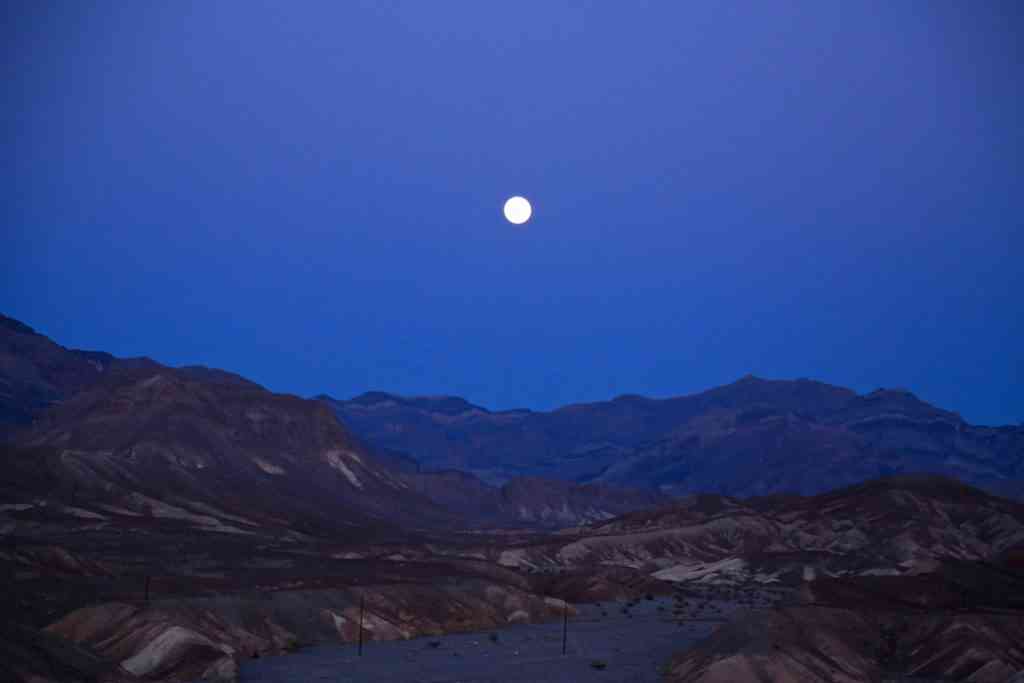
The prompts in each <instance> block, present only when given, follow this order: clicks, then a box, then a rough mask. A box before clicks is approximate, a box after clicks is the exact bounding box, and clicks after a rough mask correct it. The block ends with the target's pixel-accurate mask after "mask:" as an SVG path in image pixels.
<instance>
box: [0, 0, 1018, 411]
mask: <svg viewBox="0 0 1024 683" xmlns="http://www.w3.org/2000/svg"><path fill="white" fill-rule="evenodd" d="M1021 7H1022V6H1021V5H1020V4H1019V3H1017V2H1006V3H999V2H984V1H981V0H979V1H978V2H967V1H958V2H944V1H941V0H934V1H928V2H892V0H879V1H877V2H876V1H867V0H866V1H857V2H847V1H845V0H843V1H835V2H829V1H823V0H807V1H806V2H788V1H782V0H780V1H778V2H718V1H714V2H710V1H709V2H676V1H674V0H672V1H669V0H666V1H665V2H638V1H636V0H630V1H629V2H625V1H623V2H613V1H610V0H609V1H603V0H600V1H599V0H595V1H593V2H583V1H579V0H578V1H569V0H536V1H527V0H520V1H517V2H488V1H484V0H465V1H463V2H449V1H442V0H436V1H430V2H427V1H422V0H410V1H408V2H388V1H386V0H373V1H372V2H356V1H354V0H332V1H330V2H295V3H293V2H277V3H271V2H248V1H247V2H228V1H220V2H206V1H205V0H203V1H197V2H184V1H182V2H164V1H159V2H144V1H138V2H123V1H121V0H117V1H113V2H105V3H96V2H85V1H84V0H83V1H82V2H42V1H40V2H30V1H26V2H21V3H18V2H10V3H6V4H5V6H4V9H3V12H4V15H5V16H4V22H3V31H4V34H5V35H4V36H3V47H2V48H0V49H2V50H3V81H2V82H3V85H2V86H0V88H2V94H3V101H4V105H3V107H2V108H0V116H2V117H3V124H4V146H5V153H4V155H3V158H4V160H5V162H6V163H5V164H4V168H5V176H6V177H5V179H4V182H3V186H2V187H3V189H2V190H0V193H2V194H0V198H2V206H3V211H4V216H3V248H2V250H0V251H2V255H0V269H2V280H0V311H3V312H6V313H7V314H8V315H12V316H14V317H16V318H19V319H21V320H23V321H25V322H27V323H28V324H30V325H32V326H34V327H36V328H37V329H39V330H40V331H42V332H44V333H45V334H48V335H50V336H51V337H53V338H54V339H56V340H57V341H59V342H61V343H63V344H65V345H67V346H74V347H84V348H95V349H104V350H107V351H110V352H113V353H115V354H118V355H125V356H129V355H142V354H145V355H149V356H152V357H153V358H156V359H157V360H160V361H163V362H166V363H171V364H186V363H188V364H191V363H201V364H206V365H211V366H217V367H223V368H226V369H230V370H234V371H236V372H239V373H241V374H243V375H245V376H248V377H250V378H252V379H254V380H256V381H259V382H261V383H263V384H265V385H266V386H268V387H269V388H271V389H274V390H279V391H288V392H294V393H299V394H304V395H310V394H315V393H320V392H327V393H330V394H332V395H335V396H339V397H347V396H351V395H354V394H356V393H359V392H362V391H364V390H368V389H383V390H389V391H395V392H401V393H450V394H459V395H463V396H465V397H467V398H469V399H470V400H472V401H475V402H478V403H481V404H483V405H485V406H487V407H491V408H509V407H519V406H525V407H532V408H550V407H553V406H556V405H559V404H563V403H567V402H574V401H585V400H597V399H605V398H610V397H612V396H615V395H617V394H621V393H642V394H648V395H654V396H666V395H674V394H681V393H689V392H693V391H697V390H701V389H704V388H707V387H710V386H713V385H717V384H722V383H726V382H729V381H732V380H735V379H737V378H738V377H740V376H741V375H743V374H746V373H753V374H756V375H759V376H765V377H773V378H794V377H813V378H818V379H821V380H825V381H828V382H833V383H837V384H842V385H846V386H850V387H852V388H855V389H857V390H860V391H868V390H872V389H874V388H877V387H880V386H886V387H895V386H904V387H908V388H910V389H912V390H914V391H915V392H916V393H917V394H918V395H919V396H921V397H922V398H924V399H926V400H929V401H931V402H934V403H937V404H939V405H941V406H943V407H946V408H949V409H952V410H957V411H959V412H961V413H962V414H963V415H964V416H965V417H966V418H968V419H970V420H972V421H976V422H982V423H1005V422H1016V421H1020V420H1024V381H1022V379H1024V305H1022V292H1024V266H1022V263H1024V239H1022V227H1024V225H1022V223H1024V188H1022V187H1021V180H1022V173H1021V170H1022V169H1021V159H1022V153H1024V144H1022V143H1024V138H1022V132H1021V131H1022V123H1021V122H1022V121H1024V106H1022V84H1024V72H1022V66H1024V41H1022V40H1021V39H1020V35H1021V34H1022V31H1024V9H1022V8H1021ZM512 194H523V195H525V196H527V197H528V198H530V199H531V200H532V202H533V204H534V218H533V220H532V221H530V223H528V224H527V225H526V226H524V227H514V226H512V225H510V224H508V223H506V222H505V221H504V220H503V218H502V216H501V206H502V203H503V202H504V200H505V199H506V198H507V197H508V196H510V195H512Z"/></svg>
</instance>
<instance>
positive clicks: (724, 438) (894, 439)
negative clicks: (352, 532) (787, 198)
mask: <svg viewBox="0 0 1024 683" xmlns="http://www.w3.org/2000/svg"><path fill="white" fill-rule="evenodd" d="M322 398H323V399H324V400H325V401H327V402H328V403H329V404H330V405H331V406H332V408H333V409H334V410H335V412H336V413H337V414H338V416H339V417H340V418H341V419H342V421H343V422H344V423H345V424H346V425H348V426H349V427H351V428H352V429H353V431H355V433H357V434H359V435H360V436H362V437H364V438H365V439H367V440H368V441H369V442H370V443H372V444H374V445H378V446H381V447H386V448H389V449H393V450H396V451H401V452H405V453H407V454H409V455H411V456H413V457H414V458H416V459H417V460H418V461H419V462H420V463H421V465H422V467H423V468H424V469H428V470H429V469H446V468H455V469H461V470H464V471H469V472H473V473H475V474H477V475H478V476H480V477H481V478H483V479H484V480H487V481H489V482H492V483H498V484H500V483H502V482H504V481H506V480H508V479H511V478H514V477H517V476H523V475H537V476H544V477H549V478H559V479H564V480H568V481H574V482H579V483H584V482H601V483H606V484H615V485H620V486H629V487H646V488H658V489H660V490H663V491H665V492H669V493H673V494H685V493H691V492H718V493H723V494H728V495H741V496H751V495H765V494H769V493H774V492H780V491H787V492H795V493H803V494H810V493H816V492H820V491H825V490H829V489H833V488H837V487H839V486H845V485H848V484H853V483H856V482H859V481H864V480H867V479H872V478H876V477H879V476H888V475H893V474H898V473H905V472H933V473H938V474H944V475H947V476H953V477H957V478H959V479H961V480H963V481H966V482H968V483H971V484H974V485H976V486H980V487H983V488H986V489H987V490H990V491H993V492H997V493H1001V494H1003V495H1009V496H1012V497H1018V498H1019V497H1021V495H1022V494H1024V486H1022V483H1024V428H1022V427H980V426H976V425H971V424H969V423H967V422H965V421H964V420H963V419H962V418H960V416H959V415H957V414H955V413H951V412H949V411H946V410H942V409H940V408H936V407H934V406H931V405H929V404H927V403H925V402H923V401H921V400H920V399H918V398H917V397H915V396H914V395H913V394H912V393H910V392H909V391H906V390H901V389H880V390H878V391H875V392H872V393H870V394H866V395H858V394H857V393H856V392H854V391H851V390H849V389H844V388H842V387H835V386H830V385H828V384H823V383H821V382H815V381H811V380H796V381H771V380H763V379H758V378H756V377H745V378H743V379H741V380H739V381H737V382H735V383H733V384H730V385H727V386H723V387H718V388H715V389H711V390H709V391H705V392H702V393H699V394H694V395H691V396H682V397H678V398H670V399H664V400H655V399H649V398H644V397H641V396H621V397H619V398H616V399H614V400H612V401H606V402H599V403H588V404H578V405H570V406H566V407H564V408H559V409H557V410H554V411H551V412H533V411H529V410H513V411H498V412H491V411H488V410H486V409H484V408H481V407H480V406H475V405H472V404H470V403H468V402H466V401H465V400H463V399H460V398H454V397H413V398H409V397H402V396H395V395H392V394H386V393H381V392H374V393H368V394H363V395H362V396H358V397H356V398H354V399H351V400H348V401H340V400H335V399H330V398H329V397H322Z"/></svg>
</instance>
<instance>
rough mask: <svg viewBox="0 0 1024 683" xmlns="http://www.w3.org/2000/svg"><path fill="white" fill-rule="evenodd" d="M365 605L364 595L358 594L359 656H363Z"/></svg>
mask: <svg viewBox="0 0 1024 683" xmlns="http://www.w3.org/2000/svg"><path fill="white" fill-rule="evenodd" d="M365 607H366V597H365V596H363V595H360V596H359V656H360V657H362V656H363V609H364V608H365Z"/></svg>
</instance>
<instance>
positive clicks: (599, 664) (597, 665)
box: [590, 659, 608, 671]
mask: <svg viewBox="0 0 1024 683" xmlns="http://www.w3.org/2000/svg"><path fill="white" fill-rule="evenodd" d="M590 668H591V669H597V670H598V671H603V670H604V669H607V668H608V662H606V661H604V660H603V659H595V660H594V661H592V662H591V663H590Z"/></svg>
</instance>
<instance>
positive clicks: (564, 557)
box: [499, 476, 1024, 585]
mask: <svg viewBox="0 0 1024 683" xmlns="http://www.w3.org/2000/svg"><path fill="white" fill-rule="evenodd" d="M560 537H561V538H559V539H558V540H551V539H549V540H546V541H544V542H541V543H534V544H524V545H522V546H520V547H516V548H508V549H506V550H504V551H503V552H502V554H501V556H500V558H499V559H500V561H501V562H502V563H504V564H508V565H512V566H518V567H522V568H525V569H527V570H530V571H535V572H558V571H564V570H565V569H575V568H579V567H587V566H609V565H616V566H624V567H632V568H635V569H639V570H642V571H644V572H646V573H648V574H649V575H651V576H652V577H654V578H658V579H662V580H667V581H675V582H680V583H694V584H717V585H743V584H786V585H799V584H800V583H801V582H803V581H806V580H812V579H815V578H818V577H827V576H847V575H866V576H871V575H903V574H917V573H922V572H928V571H932V570H933V569H935V568H936V567H937V566H939V565H940V564H941V563H942V562H944V561H946V560H971V561H988V560H990V559H992V558H994V557H997V556H999V555H1000V554H1001V553H1003V552H1005V551H1007V549H1009V548H1013V547H1015V546H1017V545H1019V544H1021V543H1024V505H1022V504H1020V503H1017V502H1014V501H1010V500H1006V499H1003V498H999V497H996V496H992V495H989V494H987V493H984V492H982V491H980V490H978V489H974V488H971V487H968V486H966V485H963V484H960V483H959V482H956V481H953V480H949V479H944V478H940V477H934V476H919V477H900V478H891V479H883V480H877V481H872V482H868V483H866V484H860V485H857V486H853V487H849V488H846V489H841V490H838V491H834V492H830V493H826V494H820V495H817V496H811V497H801V496H776V497H770V498H753V499H747V500H741V499H735V498H728V497H724V496H720V495H699V496H693V497H690V498H688V499H685V500H683V501H681V502H679V503H677V504H674V505H671V506H667V507H663V508H659V509H656V510H651V511H644V512H636V513H632V514H628V515H624V516H622V517H619V518H616V519H614V520H610V521H607V522H603V523H597V524H594V525H591V526H590V527H588V528H587V529H585V530H581V531H580V532H577V533H567V532H563V533H562V534H560Z"/></svg>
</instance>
